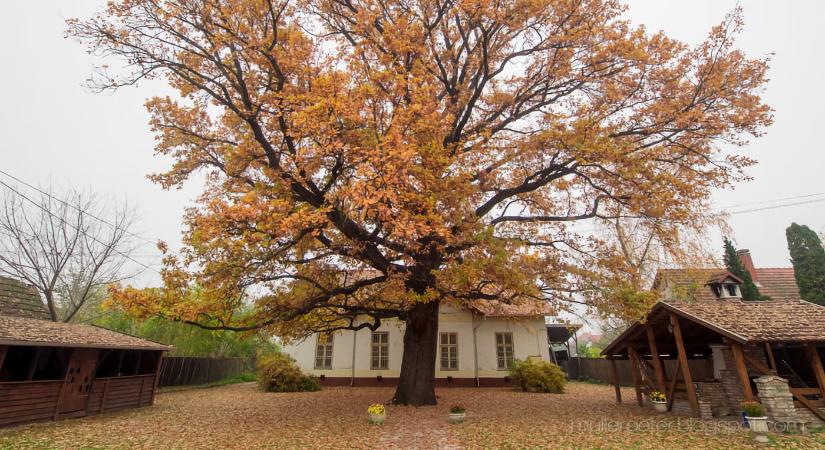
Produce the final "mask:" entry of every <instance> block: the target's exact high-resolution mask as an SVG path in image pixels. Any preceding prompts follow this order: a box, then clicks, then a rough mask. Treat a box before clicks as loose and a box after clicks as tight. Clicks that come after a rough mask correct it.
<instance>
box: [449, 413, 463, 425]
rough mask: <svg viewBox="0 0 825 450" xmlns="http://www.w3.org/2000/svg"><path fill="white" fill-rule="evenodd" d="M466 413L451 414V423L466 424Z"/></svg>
mask: <svg viewBox="0 0 825 450" xmlns="http://www.w3.org/2000/svg"><path fill="white" fill-rule="evenodd" d="M465 414H466V413H450V418H449V421H450V423H461V422H464V415H465Z"/></svg>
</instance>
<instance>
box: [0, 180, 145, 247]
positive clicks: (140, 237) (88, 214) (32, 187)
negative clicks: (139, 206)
mask: <svg viewBox="0 0 825 450" xmlns="http://www.w3.org/2000/svg"><path fill="white" fill-rule="evenodd" d="M0 174H2V175H5V176H7V177H9V178H11V179H12V180H14V181H16V182H18V183H20V184H22V185H24V186H26V187H28V188H30V189H34V190H35V191H37V192H39V193H41V194H43V195H45V196H47V197H49V198H50V199H51V200H54V201H57V202H60V203H62V204H64V205H66V206H68V207H69V208H72V209H74V210H75V211H77V212H79V213H80V214H85V215H87V216H89V217H91V218H92V219H95V220H97V221H99V222H102V223H104V224H106V225H109V226H110V227H112V228H117V225H115V224H113V223H111V222H109V221H108V220H106V219H103V218H100V217H98V216H96V215H94V214H92V213H90V212H88V211H84V210H82V209H80V208H78V207H77V206H75V205H72V204H71V203H68V202H66V201H65V200H63V199H60V198H57V197H55V196H53V195H52V194H50V193H48V192H46V191H44V190H42V189H40V188H38V187H37V186H33V185H32V184H30V183H27V182H25V181H23V180H21V179H20V178H18V177H16V176H14V175H12V174H10V173H8V172H6V171H5V170H2V169H0ZM126 234H128V235H130V236H132V237H135V238H137V239H140V240H141V241H143V242H146V243H148V244H151V245H157V242H152V241H150V240H149V239H146V238H145V237H143V236H141V235H139V234H136V233H133V232H131V231H129V230H126Z"/></svg>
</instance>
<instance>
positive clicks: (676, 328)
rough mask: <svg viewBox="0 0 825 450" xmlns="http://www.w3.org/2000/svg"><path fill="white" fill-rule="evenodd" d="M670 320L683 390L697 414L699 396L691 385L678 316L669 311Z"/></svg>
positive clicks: (694, 412) (691, 379)
mask: <svg viewBox="0 0 825 450" xmlns="http://www.w3.org/2000/svg"><path fill="white" fill-rule="evenodd" d="M670 321H671V324H672V325H673V337H674V338H675V339H676V349H677V350H678V352H679V360H680V361H681V364H680V365H681V366H682V378H683V379H684V380H685V390H687V394H688V401H689V402H690V406H691V408H692V409H693V414H694V415H696V416H697V417H698V416H699V398H698V397H697V396H696V389H694V387H693V378H692V377H691V375H690V365H689V364H688V358H687V352H685V343H684V341H683V340H682V327H681V325H680V324H679V317H678V316H677V315H676V314H674V313H670Z"/></svg>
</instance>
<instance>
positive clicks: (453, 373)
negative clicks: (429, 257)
mask: <svg viewBox="0 0 825 450" xmlns="http://www.w3.org/2000/svg"><path fill="white" fill-rule="evenodd" d="M474 329H475V337H476V346H477V347H474V345H473V330H474ZM438 330H439V333H442V332H454V333H457V338H458V370H441V367H440V359H437V360H436V378H437V379H446V378H447V377H448V376H449V377H453V378H454V379H465V380H471V379H475V377H476V373H475V372H476V367H475V355H476V348H477V353H478V377H479V378H495V379H503V377H504V376H505V375H507V371H506V370H499V369H498V368H497V363H496V344H495V333H499V332H512V333H513V352H514V355H515V357H516V358H517V359H527V358H528V357H534V356H535V357H540V358H542V359H544V360H547V361H549V360H550V354H549V347H548V342H547V332H546V328H545V322H544V318H543V317H537V318H529V319H523V320H514V319H508V318H493V317H484V316H480V315H474V314H472V313H470V312H468V311H461V310H457V309H454V308H451V307H448V306H442V307H441V311H440V313H439V324H438ZM378 331H386V332H388V333H389V368H388V369H386V370H377V369H372V368H370V356H371V355H370V353H371V333H372V332H371V331H370V330H368V329H363V330H359V331H357V332H356V331H350V330H346V331H338V332H336V333H334V334H333V350H332V369H316V368H315V347H316V345H317V339H318V338H317V335H312V336H310V337H308V338H306V339H304V340H301V341H298V342H293V343H290V344H288V345H285V346H284V351H285V352H286V353H288V354H289V355H290V356H292V357H293V358H295V360H296V362H297V364H298V366H299V367H301V369H302V370H303V371H305V372H307V373H311V374H314V375H317V376H321V375H323V376H324V377H325V378H328V379H330V380H329V381H328V383H327V384H347V385H349V382H350V380H351V378H352V377H353V376H354V377H355V378H356V379H375V377H377V376H381V377H383V378H385V379H388V382H392V380H393V379H395V378H397V377H398V376H399V374H400V372H401V358H402V356H403V352H404V341H403V340H404V324H403V322H401V321H398V320H385V321H382V325H381V327H380V328H379V329H378ZM353 339H354V341H353ZM353 342H354V345H355V370H354V372H353ZM440 356H441V355H440V349H439V353H438V355H437V358H440ZM333 380H334V381H333ZM464 385H467V383H464Z"/></svg>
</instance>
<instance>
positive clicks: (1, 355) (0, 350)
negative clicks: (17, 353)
mask: <svg viewBox="0 0 825 450" xmlns="http://www.w3.org/2000/svg"><path fill="white" fill-rule="evenodd" d="M8 350H9V348H8V347H6V346H5V345H0V370H3V361H5V360H6V352H7V351H8Z"/></svg>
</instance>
